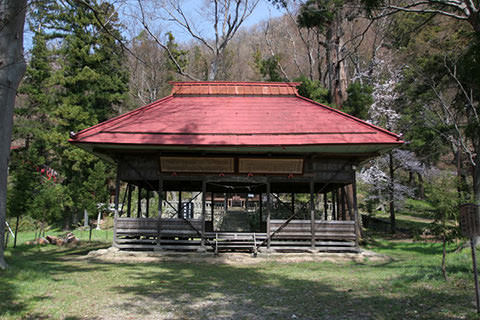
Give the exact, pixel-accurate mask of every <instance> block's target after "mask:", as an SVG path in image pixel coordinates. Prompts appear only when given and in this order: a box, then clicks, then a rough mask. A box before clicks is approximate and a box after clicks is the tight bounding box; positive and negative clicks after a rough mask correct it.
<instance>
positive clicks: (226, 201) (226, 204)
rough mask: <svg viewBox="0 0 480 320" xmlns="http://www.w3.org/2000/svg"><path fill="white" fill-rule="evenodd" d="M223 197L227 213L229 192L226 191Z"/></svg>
mask: <svg viewBox="0 0 480 320" xmlns="http://www.w3.org/2000/svg"><path fill="white" fill-rule="evenodd" d="M223 196H224V199H223V209H224V210H225V214H226V213H227V207H228V193H225V194H224V195H223Z"/></svg>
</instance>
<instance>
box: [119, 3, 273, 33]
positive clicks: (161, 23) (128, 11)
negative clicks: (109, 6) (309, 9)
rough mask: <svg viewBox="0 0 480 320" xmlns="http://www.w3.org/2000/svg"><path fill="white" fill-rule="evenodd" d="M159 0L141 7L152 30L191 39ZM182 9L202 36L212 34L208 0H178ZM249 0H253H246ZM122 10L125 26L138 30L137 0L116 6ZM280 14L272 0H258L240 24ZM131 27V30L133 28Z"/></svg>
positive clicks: (245, 26)
mask: <svg viewBox="0 0 480 320" xmlns="http://www.w3.org/2000/svg"><path fill="white" fill-rule="evenodd" d="M161 1H162V0H160V1H159V0H153V1H152V0H144V1H143V2H142V3H143V4H144V11H145V13H146V16H147V19H148V20H149V22H148V24H149V27H150V29H151V30H152V31H154V32H157V33H158V34H163V35H164V34H165V33H166V32H168V31H171V32H172V33H173V35H174V36H175V39H176V41H177V42H188V41H189V40H191V39H192V37H191V35H190V34H189V33H188V32H187V31H185V29H183V28H182V27H180V26H179V25H178V24H177V23H175V22H174V21H168V20H169V19H168V18H169V17H168V16H167V14H166V13H165V12H164V11H163V10H161V9H160V7H159V5H158V3H159V2H161ZM180 1H181V4H182V9H183V10H184V12H185V15H186V16H187V17H189V18H190V21H191V23H192V25H194V26H195V28H196V29H197V30H198V31H199V33H201V34H202V35H204V36H207V37H209V38H211V39H213V37H214V33H213V27H212V22H211V21H209V20H208V18H207V17H208V15H207V14H206V10H205V5H204V4H205V2H208V1H209V0H180ZM249 1H250V2H252V1H253V0H249ZM119 11H120V12H121V19H122V20H123V21H125V24H126V25H127V29H129V32H130V33H132V32H133V33H134V34H135V33H136V34H138V33H139V32H140V31H141V30H142V26H141V24H140V22H138V21H136V20H138V16H139V10H138V4H137V2H136V1H133V0H132V1H130V2H129V4H128V5H126V6H124V7H123V8H121V9H120V10H119ZM281 15H283V12H282V11H281V10H279V9H278V8H277V7H276V6H274V5H273V4H272V3H270V2H268V1H267V0H260V1H259V3H258V5H257V6H256V8H255V10H254V11H253V12H252V14H251V15H250V16H249V17H248V18H247V19H246V20H245V22H244V23H243V24H242V28H249V27H251V26H253V25H255V24H257V23H259V22H261V21H265V20H267V19H269V18H275V17H279V16H281ZM132 30H133V31H132ZM133 36H134V35H132V34H130V35H129V36H127V38H132V37H133Z"/></svg>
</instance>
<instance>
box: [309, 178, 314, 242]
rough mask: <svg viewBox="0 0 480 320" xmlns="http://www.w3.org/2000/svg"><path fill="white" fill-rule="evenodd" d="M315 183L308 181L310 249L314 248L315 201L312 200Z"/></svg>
mask: <svg viewBox="0 0 480 320" xmlns="http://www.w3.org/2000/svg"><path fill="white" fill-rule="evenodd" d="M314 192H315V183H314V182H313V181H310V230H311V233H312V244H311V246H312V249H315V201H314V197H313V195H314Z"/></svg>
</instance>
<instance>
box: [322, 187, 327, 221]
mask: <svg viewBox="0 0 480 320" xmlns="http://www.w3.org/2000/svg"><path fill="white" fill-rule="evenodd" d="M327 200H328V199H327V193H326V192H325V193H324V194H323V214H324V216H325V221H327V220H328V201H327Z"/></svg>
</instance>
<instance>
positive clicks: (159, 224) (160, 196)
mask: <svg viewBox="0 0 480 320" xmlns="http://www.w3.org/2000/svg"><path fill="white" fill-rule="evenodd" d="M162 211H163V179H162V178H160V179H158V222H157V246H158V247H160V241H161V237H162V236H161V233H162Z"/></svg>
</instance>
